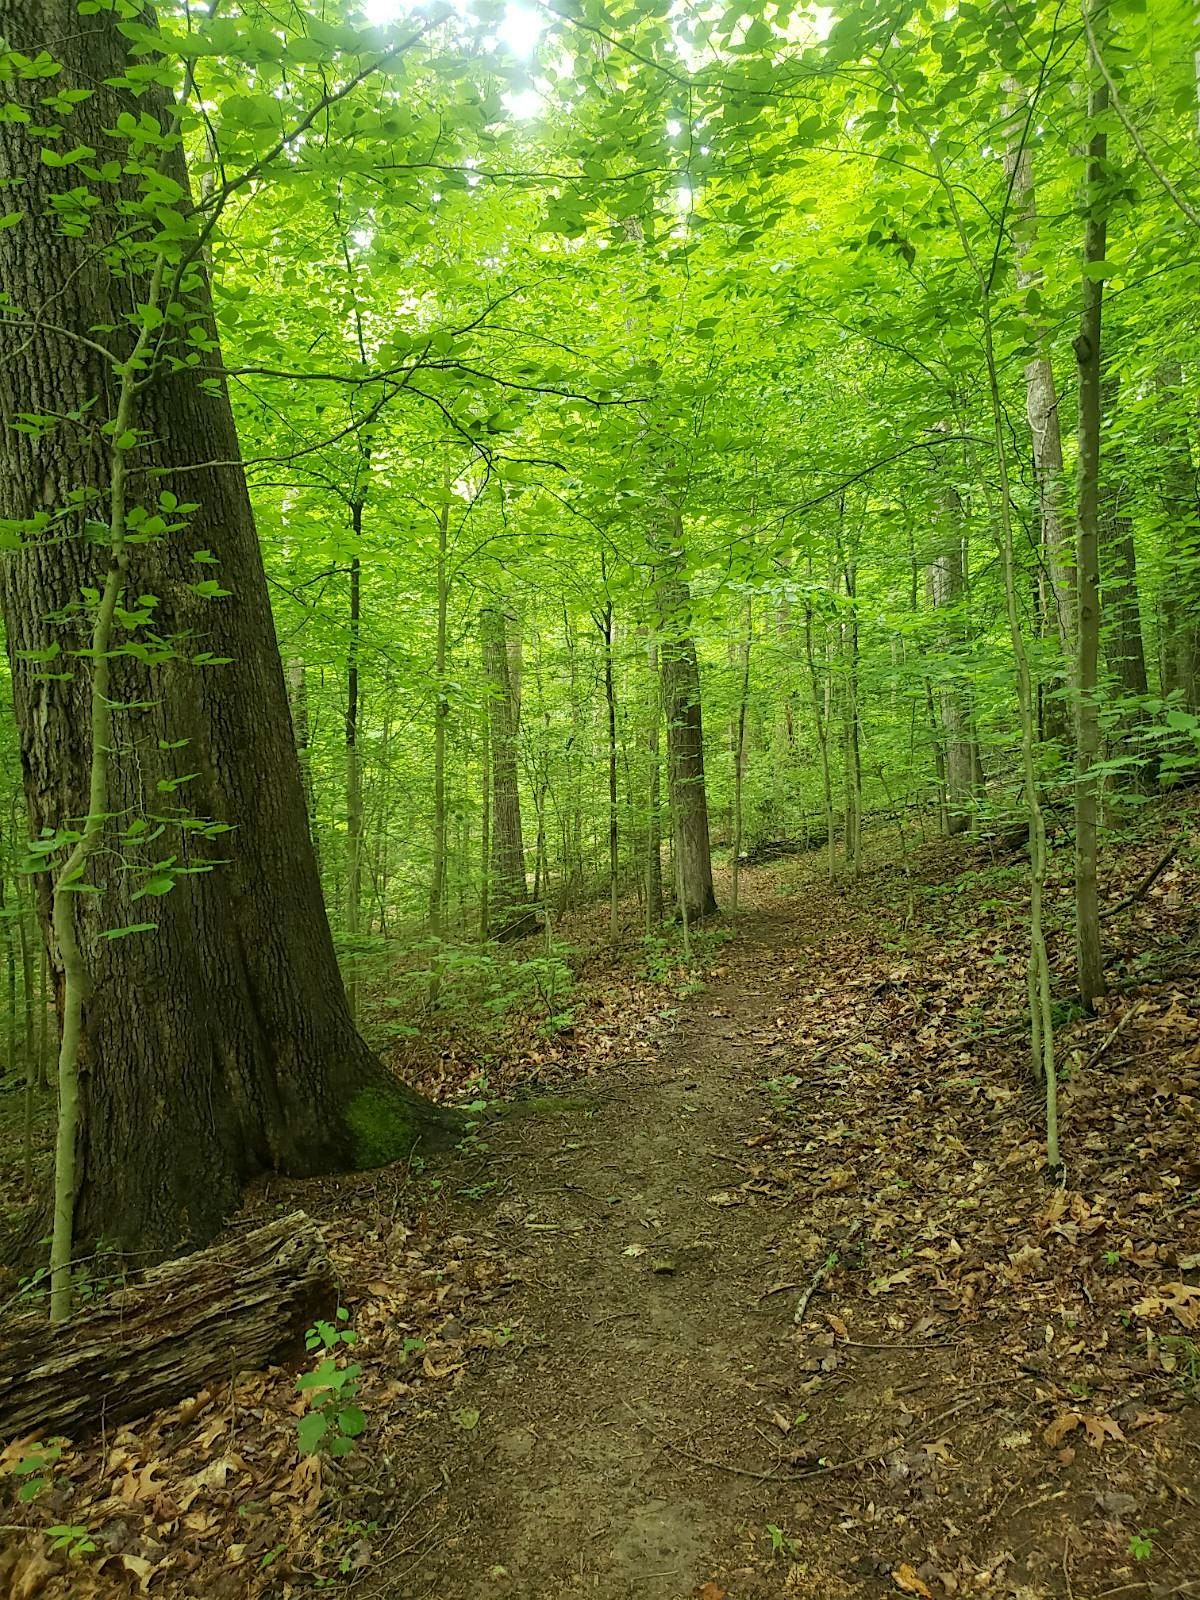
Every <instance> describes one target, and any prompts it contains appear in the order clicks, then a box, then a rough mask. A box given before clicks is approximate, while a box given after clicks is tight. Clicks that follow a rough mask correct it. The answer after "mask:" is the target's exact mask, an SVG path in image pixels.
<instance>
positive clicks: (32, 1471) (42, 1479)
mask: <svg viewBox="0 0 1200 1600" xmlns="http://www.w3.org/2000/svg"><path fill="white" fill-rule="evenodd" d="M61 1455H62V1446H61V1445H59V1444H41V1443H38V1444H31V1445H30V1446H29V1450H28V1453H27V1454H26V1455H23V1456H21V1458H20V1459H19V1460H18V1462H17V1464H16V1466H15V1467H14V1468H13V1477H14V1478H23V1479H24V1480H25V1481H24V1482H23V1483H22V1484H21V1487H20V1488H19V1489H18V1490H17V1499H18V1500H20V1501H21V1502H22V1503H25V1502H28V1501H30V1500H36V1499H37V1497H38V1495H39V1494H41V1492H42V1490H43V1489H44V1488H46V1486H47V1485H48V1484H49V1483H50V1482H51V1481H52V1479H51V1475H50V1469H51V1468H52V1467H53V1466H54V1463H55V1462H56V1461H57V1460H58V1458H59V1456H61Z"/></svg>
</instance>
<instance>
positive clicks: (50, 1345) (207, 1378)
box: [0, 1211, 337, 1444]
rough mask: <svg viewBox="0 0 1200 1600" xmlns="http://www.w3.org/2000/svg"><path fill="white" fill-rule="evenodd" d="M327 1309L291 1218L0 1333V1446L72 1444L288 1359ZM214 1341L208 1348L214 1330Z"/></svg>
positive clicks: (313, 1249) (305, 1225)
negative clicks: (52, 1316) (59, 1318)
mask: <svg viewBox="0 0 1200 1600" xmlns="http://www.w3.org/2000/svg"><path fill="white" fill-rule="evenodd" d="M336 1304H337V1284H336V1282H335V1280H334V1276H333V1268H332V1267H331V1265H330V1262H329V1257H328V1255H327V1254H326V1252H325V1242H324V1240H323V1239H322V1238H321V1234H320V1232H319V1231H318V1229H317V1228H316V1227H315V1226H314V1225H313V1223H312V1222H310V1221H309V1219H308V1218H307V1217H306V1216H305V1215H304V1213H303V1212H302V1211H293V1212H292V1213H291V1214H290V1215H289V1216H286V1217H280V1218H278V1219H277V1220H276V1221H274V1222H268V1223H267V1224H266V1225H265V1226H263V1227H261V1228H254V1229H252V1230H251V1231H250V1232H248V1233H239V1234H238V1236H237V1237H236V1238H235V1239H233V1240H230V1241H227V1242H225V1243H222V1244H220V1245H214V1246H213V1247H212V1248H211V1249H209V1250H203V1251H200V1252H199V1253H197V1254H195V1255H190V1256H187V1257H186V1258H185V1259H184V1260H182V1261H169V1262H167V1263H166V1265H165V1266H161V1267H156V1268H155V1269H154V1270H153V1271H151V1272H149V1273H147V1274H146V1276H145V1278H144V1279H143V1280H142V1281H141V1282H140V1283H136V1284H134V1285H133V1286H132V1287H130V1288H127V1289H119V1290H117V1292H116V1293H114V1294H110V1295H108V1296H106V1297H105V1298H104V1299H103V1300H101V1301H99V1302H98V1303H95V1304H92V1305H88V1306H86V1307H85V1309H84V1310H83V1311H81V1312H80V1313H79V1314H78V1315H77V1316H75V1317H72V1318H70V1319H69V1320H68V1321H66V1322H63V1323H60V1324H59V1326H58V1328H57V1329H56V1330H55V1334H54V1338H53V1339H48V1338H47V1337H46V1324H45V1322H44V1321H43V1319H42V1318H41V1317H39V1316H35V1315H27V1316H24V1317H21V1318H19V1319H13V1320H10V1321H8V1322H6V1323H0V1444H3V1443H4V1441H5V1440H7V1439H20V1438H22V1437H23V1436H24V1435H26V1434H34V1433H36V1434H37V1435H38V1436H39V1437H40V1438H43V1439H49V1438H51V1437H53V1436H54V1435H55V1434H66V1435H68V1436H69V1437H70V1438H73V1439H78V1438H79V1437H80V1436H81V1435H82V1434H85V1433H88V1432H90V1431H92V1430H93V1429H95V1428H97V1427H99V1426H104V1427H117V1426H118V1425H119V1424H121V1423H122V1422H133V1421H135V1420H136V1419H137V1418H138V1417H144V1416H146V1415H147V1413H148V1412H151V1411H157V1410H158V1409H159V1408H160V1407H162V1406H169V1405H174V1404H175V1402H176V1401H178V1400H182V1399H183V1398H184V1397H185V1396H188V1395H195V1394H199V1392H200V1391H201V1390H202V1389H203V1388H204V1387H205V1385H207V1384H210V1383H219V1384H221V1385H223V1386H225V1387H226V1388H227V1387H228V1384H229V1380H230V1378H231V1377H233V1376H235V1375H236V1374H237V1373H239V1372H246V1371H252V1370H254V1369H255V1368H258V1367H265V1366H269V1365H271V1364H272V1363H273V1362H276V1361H282V1360H285V1359H287V1358H289V1357H291V1356H295V1355H299V1354H300V1353H301V1352H302V1351H303V1349H304V1333H305V1330H306V1329H307V1328H309V1327H311V1325H312V1323H313V1322H314V1321H315V1320H316V1318H318V1317H322V1316H325V1317H327V1316H330V1315H331V1314H332V1312H333V1309H334V1307H335V1306H336ZM216 1328H219V1329H220V1337H219V1338H218V1337H214V1331H213V1330H214V1329H216Z"/></svg>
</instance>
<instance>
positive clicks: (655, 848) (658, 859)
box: [646, 638, 664, 935]
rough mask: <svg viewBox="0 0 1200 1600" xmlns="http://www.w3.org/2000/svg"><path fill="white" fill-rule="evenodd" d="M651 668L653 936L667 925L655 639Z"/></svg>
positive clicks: (649, 876) (649, 898)
mask: <svg viewBox="0 0 1200 1600" xmlns="http://www.w3.org/2000/svg"><path fill="white" fill-rule="evenodd" d="M646 660H647V664H648V666H649V668H650V680H651V697H650V715H649V723H648V726H647V729H646V763H647V767H648V775H649V781H648V783H647V786H646V933H647V935H650V934H653V932H654V930H655V929H656V928H658V927H661V926H662V921H663V915H664V911H663V872H662V759H661V757H660V755H659V749H658V729H659V723H660V722H661V721H662V700H661V698H660V694H659V683H658V645H657V644H656V643H655V641H654V639H653V638H651V639H650V640H649V641H648V643H647V645H646Z"/></svg>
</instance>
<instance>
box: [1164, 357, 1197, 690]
mask: <svg viewBox="0 0 1200 1600" xmlns="http://www.w3.org/2000/svg"><path fill="white" fill-rule="evenodd" d="M1155 388H1156V391H1157V396H1158V400H1159V406H1160V412H1161V420H1160V421H1159V422H1158V424H1157V426H1156V429H1155V434H1156V440H1157V444H1158V449H1159V465H1158V472H1157V474H1156V476H1157V480H1158V484H1159V505H1160V508H1161V515H1162V527H1163V542H1164V544H1165V546H1166V549H1167V550H1168V552H1169V554H1170V568H1169V579H1168V581H1167V583H1166V584H1165V585H1164V592H1163V601H1164V611H1165V617H1164V629H1163V632H1164V638H1163V673H1162V684H1163V692H1164V693H1165V694H1174V695H1177V696H1178V697H1179V700H1180V701H1181V703H1182V705H1183V707H1184V709H1185V710H1188V711H1192V712H1196V711H1200V496H1198V494H1197V479H1196V468H1195V465H1194V464H1193V461H1192V451H1191V445H1190V443H1189V440H1188V429H1187V422H1186V420H1185V419H1186V411H1185V409H1184V408H1185V406H1186V404H1187V401H1186V396H1185V395H1184V393H1183V372H1182V369H1181V368H1180V365H1179V363H1178V361H1168V362H1165V363H1164V364H1163V366H1162V367H1160V368H1159V371H1158V374H1157V377H1156V381H1155Z"/></svg>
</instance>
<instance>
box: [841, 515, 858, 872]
mask: <svg viewBox="0 0 1200 1600" xmlns="http://www.w3.org/2000/svg"><path fill="white" fill-rule="evenodd" d="M839 542H840V540H839ZM843 575H844V578H845V583H846V598H847V600H848V601H849V603H850V615H849V617H848V619H847V621H846V622H845V624H844V626H843V630H842V636H843V646H844V649H845V656H846V692H845V696H844V698H843V701H842V714H843V719H844V722H843V733H844V737H845V746H846V757H845V763H844V769H845V789H846V830H845V839H844V841H843V843H844V849H845V855H846V865H847V866H848V867H849V868H850V871H851V873H852V874H853V875H854V876H855V877H857V876H858V874H859V873H860V872H861V870H862V749H861V739H860V727H859V707H858V603H857V593H856V588H857V584H856V577H855V562H854V560H853V559H850V560H847V561H846V563H845V567H844V569H843Z"/></svg>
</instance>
